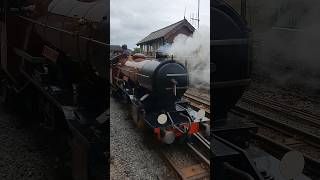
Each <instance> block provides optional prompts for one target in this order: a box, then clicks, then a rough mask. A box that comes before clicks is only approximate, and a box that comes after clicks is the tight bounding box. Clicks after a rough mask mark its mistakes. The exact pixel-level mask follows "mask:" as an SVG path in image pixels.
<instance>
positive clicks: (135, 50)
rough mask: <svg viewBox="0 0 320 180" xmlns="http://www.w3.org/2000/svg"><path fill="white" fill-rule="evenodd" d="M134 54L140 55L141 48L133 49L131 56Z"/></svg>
mask: <svg viewBox="0 0 320 180" xmlns="http://www.w3.org/2000/svg"><path fill="white" fill-rule="evenodd" d="M135 53H142V51H141V48H139V47H135V48H133V54H135Z"/></svg>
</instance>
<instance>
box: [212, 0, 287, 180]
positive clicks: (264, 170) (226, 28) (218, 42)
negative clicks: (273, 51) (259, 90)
mask: <svg viewBox="0 0 320 180" xmlns="http://www.w3.org/2000/svg"><path fill="white" fill-rule="evenodd" d="M232 2H235V3H237V2H236V1H232ZM238 4H241V8H239V9H241V13H238V12H237V11H236V10H235V9H234V8H233V7H231V6H230V5H229V4H228V3H226V2H225V1H224V0H214V1H212V3H211V15H212V18H211V27H213V28H212V29H211V54H212V55H213V58H212V59H213V62H212V64H211V66H212V67H211V70H213V71H211V72H212V75H213V78H211V79H212V80H213V82H212V84H213V87H212V88H211V89H212V90H213V93H211V94H212V96H213V98H212V99H213V106H212V108H213V111H212V112H213V118H212V122H211V136H210V137H211V152H212V159H211V161H213V164H214V165H213V166H212V167H211V168H212V169H211V170H212V171H211V172H212V174H213V179H217V180H224V179H237V180H238V179H247V180H249V179H250V180H251V179H255V180H263V179H270V180H271V179H285V178H284V177H283V176H282V174H281V170H280V169H279V168H278V167H279V164H281V163H280V162H279V160H277V159H276V158H275V157H273V156H272V155H270V154H269V153H267V152H265V151H263V150H262V149H260V148H259V147H256V146H255V145H254V144H253V143H251V142H252V141H254V140H255V139H254V133H256V132H257V130H258V127H257V126H256V125H255V124H253V123H248V122H247V121H246V122H244V121H243V120H244V119H243V117H241V116H239V115H237V114H235V113H230V112H231V110H232V108H234V106H235V104H236V102H237V101H238V100H239V99H240V98H241V96H242V94H243V93H244V90H245V88H246V87H247V86H248V85H249V83H250V69H251V62H250V61H251V59H250V51H251V50H250V47H251V42H250V30H249V29H248V28H247V24H246V21H245V17H246V8H247V6H246V0H241V3H240V2H238ZM289 153H292V152H289ZM289 153H288V154H289ZM283 159H286V158H283ZM286 163H288V162H285V163H282V164H286ZM289 164H290V163H288V164H287V165H289ZM289 166H290V165H289ZM289 166H287V167H282V168H283V169H285V168H289ZM283 169H282V170H283ZM288 171H289V172H290V170H288ZM292 179H293V178H292Z"/></svg>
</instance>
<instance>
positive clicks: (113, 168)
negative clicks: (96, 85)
mask: <svg viewBox="0 0 320 180" xmlns="http://www.w3.org/2000/svg"><path fill="white" fill-rule="evenodd" d="M110 104H111V110H110V154H111V158H110V177H111V179H112V180H118V179H119V180H120V179H130V180H131V179H148V180H149V179H175V178H176V177H175V175H174V173H173V172H172V170H171V169H169V168H168V166H167V164H166V163H165V162H164V161H163V160H162V159H161V156H160V154H159V152H157V150H156V147H154V146H152V145H150V144H148V143H147V140H146V138H145V136H146V135H148V134H146V133H145V132H143V131H141V130H140V129H138V128H137V127H136V126H135V124H134V122H133V120H132V119H131V117H130V114H129V111H128V109H127V108H126V107H127V106H128V105H126V104H124V103H120V102H119V100H117V99H114V98H111V99H110Z"/></svg>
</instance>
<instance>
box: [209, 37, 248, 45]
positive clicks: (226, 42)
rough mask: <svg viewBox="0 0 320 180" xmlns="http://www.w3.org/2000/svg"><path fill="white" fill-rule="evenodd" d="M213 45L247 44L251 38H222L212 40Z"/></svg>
mask: <svg viewBox="0 0 320 180" xmlns="http://www.w3.org/2000/svg"><path fill="white" fill-rule="evenodd" d="M210 44H211V45H212V46H231V45H246V44H249V40H248V39H245V38H241V39H222V40H211V42H210Z"/></svg>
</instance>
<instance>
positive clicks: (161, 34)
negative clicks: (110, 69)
mask: <svg viewBox="0 0 320 180" xmlns="http://www.w3.org/2000/svg"><path fill="white" fill-rule="evenodd" d="M184 23H185V24H186V25H187V26H189V27H190V28H191V29H192V30H193V31H194V30H195V29H194V27H193V26H192V25H191V24H190V23H189V22H188V21H187V20H186V19H183V20H181V21H178V22H176V23H174V24H171V25H169V26H167V27H164V28H162V29H159V30H157V31H154V32H152V33H150V34H149V35H148V36H147V37H145V38H143V39H142V40H141V41H139V42H138V43H137V45H139V44H142V43H145V42H148V41H152V40H155V39H159V38H162V37H164V36H165V35H166V34H168V33H169V32H170V31H172V30H174V29H175V28H176V27H178V26H179V25H181V24H184Z"/></svg>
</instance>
